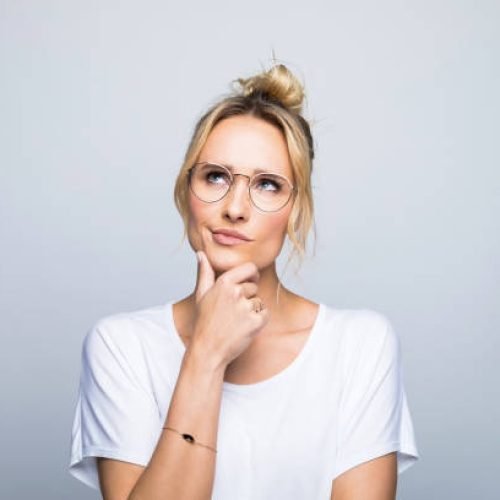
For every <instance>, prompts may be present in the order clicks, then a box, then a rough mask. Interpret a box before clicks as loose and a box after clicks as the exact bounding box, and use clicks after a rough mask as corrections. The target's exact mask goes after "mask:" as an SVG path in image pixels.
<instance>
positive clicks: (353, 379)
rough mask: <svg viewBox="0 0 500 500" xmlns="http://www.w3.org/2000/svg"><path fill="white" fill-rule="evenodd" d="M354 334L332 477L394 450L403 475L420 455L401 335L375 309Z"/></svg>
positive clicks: (344, 374)
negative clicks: (408, 391)
mask: <svg viewBox="0 0 500 500" xmlns="http://www.w3.org/2000/svg"><path fill="white" fill-rule="evenodd" d="M350 333H351V334H352V339H350V341H349V342H348V345H349V349H348V351H349V353H348V356H347V358H348V362H347V364H346V367H345V369H344V372H343V379H344V381H343V390H342V395H341V400H340V406H339V427H338V444H337V457H336V467H335V472H334V477H333V479H335V478H336V477H337V476H339V475H340V474H342V473H343V472H345V471H347V470H348V469H350V468H352V467H354V466H356V465H359V464H361V463H363V462H366V461H368V460H372V459H374V458H377V457H380V456H383V455H386V454H388V453H390V452H393V451H396V452H397V469H398V474H401V473H402V472H403V471H405V470H406V469H408V468H409V467H410V466H411V465H413V464H414V463H415V462H416V461H417V460H418V458H419V455H418V450H417V446H416V441H415V435H414V430H413V423H412V419H411V415H410V412H409V408H408V403H407V399H406V392H405V389H404V386H403V370H402V358H401V344H400V340H399V337H398V335H397V334H396V332H395V331H394V329H393V327H392V325H391V323H390V322H389V320H388V319H387V318H386V317H385V316H384V315H382V314H380V313H378V312H375V311H369V312H368V314H365V317H364V318H363V320H362V321H360V322H359V324H358V325H357V326H356V327H355V329H354V331H352V332H350Z"/></svg>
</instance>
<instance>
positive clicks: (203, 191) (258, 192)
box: [188, 162, 295, 212]
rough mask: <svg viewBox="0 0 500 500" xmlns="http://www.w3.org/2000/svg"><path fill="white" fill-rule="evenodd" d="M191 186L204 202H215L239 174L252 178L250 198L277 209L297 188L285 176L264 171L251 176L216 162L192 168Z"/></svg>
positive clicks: (264, 208) (265, 208)
mask: <svg viewBox="0 0 500 500" xmlns="http://www.w3.org/2000/svg"><path fill="white" fill-rule="evenodd" d="M188 175H189V187H190V189H191V191H192V192H193V194H194V195H195V196H196V197H197V198H199V199H200V200H201V201H204V202H206V203H214V202H216V201H219V200H221V199H222V198H224V196H226V194H227V193H228V192H229V190H230V188H231V186H232V185H233V183H234V177H235V176H236V175H242V176H244V177H247V178H248V179H249V182H248V192H249V195H250V200H251V201H252V203H253V204H254V205H255V207H257V208H258V209H259V210H262V211H264V212H276V211H278V210H280V209H282V208H283V207H284V206H285V205H286V204H287V203H288V201H289V200H290V198H291V196H292V194H293V193H294V191H295V187H294V186H293V185H292V183H291V182H290V181H289V180H288V179H287V178H286V177H285V176H283V175H280V174H275V173H271V172H263V173H259V174H256V175H254V176H253V177H249V176H248V175H244V174H232V173H231V172H230V171H229V169H228V168H227V167H225V166H224V165H221V164H218V163H213V162H199V163H195V164H194V165H193V166H192V167H191V168H190V169H189V170H188Z"/></svg>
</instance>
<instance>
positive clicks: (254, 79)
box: [174, 64, 316, 266]
mask: <svg viewBox="0 0 500 500" xmlns="http://www.w3.org/2000/svg"><path fill="white" fill-rule="evenodd" d="M233 83H238V84H239V89H236V90H233V92H231V93H230V94H229V95H227V96H225V97H224V98H222V99H221V100H220V101H218V102H217V103H216V104H214V105H212V106H211V107H210V108H209V109H208V111H206V112H205V114H203V115H202V116H201V118H200V119H199V120H198V122H197V123H196V125H195V127H194V132H193V135H192V138H191V141H190V143H189V146H188V148H187V151H186V154H185V157H184V161H183V164H182V167H181V169H180V171H179V174H178V176H177V179H176V182H175V188H174V200H175V205H176V207H177V210H178V211H179V213H180V215H181V217H182V220H183V222H184V235H183V240H184V238H185V237H186V234H187V227H188V217H189V215H188V214H189V211H188V190H189V184H188V182H189V181H188V170H189V168H190V167H191V166H192V165H193V164H194V163H195V162H196V161H197V159H198V157H199V154H200V152H201V150H202V149H203V146H204V145H205V143H206V141H207V138H208V136H209V134H210V132H211V131H212V129H213V128H214V127H215V125H216V124H217V123H219V122H220V121H222V120H224V119H226V118H230V117H232V116H237V115H251V116H254V117H256V118H260V119H263V120H265V121H267V122H269V123H271V124H272V125H274V126H276V127H277V128H278V129H279V130H280V131H281V132H282V133H283V135H284V138H285V140H286V143H287V147H288V153H289V156H290V160H291V167H292V172H293V176H294V179H295V183H294V184H295V186H296V188H297V191H296V192H294V197H293V198H292V201H293V207H292V211H291V213H290V217H289V219H288V226H287V235H288V238H289V239H290V241H291V242H292V244H293V249H292V252H291V254H290V256H289V258H288V261H287V265H288V263H289V262H290V260H292V259H293V257H294V256H297V257H298V258H299V261H300V263H299V266H300V264H301V263H302V260H303V258H304V256H305V250H306V241H307V235H308V233H309V230H310V229H311V227H312V228H313V231H314V236H315V237H316V228H315V222H314V203H313V196H312V186H311V174H312V168H313V159H314V144H313V138H312V135H311V131H310V126H309V123H308V121H307V120H306V119H305V118H304V117H303V116H302V107H303V101H304V98H305V92H304V86H303V85H302V84H301V82H300V81H299V80H298V79H297V78H296V77H295V76H294V74H293V73H292V72H291V71H290V70H289V69H288V68H287V67H286V66H285V65H283V64H274V65H273V66H272V67H271V68H270V69H269V70H264V71H262V72H261V73H258V74H256V75H254V76H251V77H249V78H237V79H236V80H233Z"/></svg>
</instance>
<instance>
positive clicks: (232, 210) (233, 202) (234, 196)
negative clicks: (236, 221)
mask: <svg viewBox="0 0 500 500" xmlns="http://www.w3.org/2000/svg"><path fill="white" fill-rule="evenodd" d="M237 176H241V177H242V178H241V179H238V177H237ZM238 181H240V182H238ZM249 182H250V179H249V178H248V176H246V175H243V174H235V177H234V179H233V183H232V185H231V186H230V187H229V192H228V193H227V194H226V196H225V198H226V200H225V201H226V203H225V205H226V209H227V211H228V213H229V215H230V216H231V217H238V216H241V215H248V211H249V210H250V208H251V207H250V205H251V204H252V202H251V200H250V198H249V192H248V191H249V190H248V183H249Z"/></svg>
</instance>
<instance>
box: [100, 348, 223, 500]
mask: <svg viewBox="0 0 500 500" xmlns="http://www.w3.org/2000/svg"><path fill="white" fill-rule="evenodd" d="M224 371H225V367H223V366H221V365H220V364H217V363H215V362H211V361H210V360H209V359H208V358H207V356H206V353H202V352H201V350H200V351H198V350H196V348H194V347H193V348H192V349H189V348H188V349H187V350H186V353H185V355H184V358H183V361H182V365H181V369H180V372H179V377H178V379H177V384H176V386H175V389H174V393H173V395H172V399H171V402H170V407H169V410H168V414H167V418H166V420H165V424H164V425H165V426H169V427H172V428H174V429H176V430H178V431H179V432H181V433H189V434H192V435H193V436H194V437H195V438H196V440H197V441H199V442H200V443H202V444H206V445H208V446H211V447H213V448H217V446H216V444H217V429H218V422H219V412H220V406H221V397H222V386H223V380H224ZM216 457H217V455H216V454H215V452H214V451H212V450H209V449H208V448H205V447H202V446H198V445H196V444H191V443H188V442H186V441H185V440H184V439H183V438H182V437H181V436H179V435H178V434H176V433H174V432H172V431H169V430H163V432H162V433H161V435H160V438H159V440H158V444H157V446H156V448H155V451H154V453H153V455H152V457H151V460H150V462H149V464H148V466H147V467H145V468H143V467H140V466H137V465H133V464H129V463H127V462H120V461H116V460H105V461H100V465H99V478H100V484H101V491H102V493H103V498H104V500H125V499H127V500H139V499H140V500H149V499H151V500H153V499H154V500H183V499H189V500H209V499H210V498H211V497H212V489H213V483H214V473H215V463H216ZM137 478H138V479H137ZM134 483H135V484H134ZM129 492H130V493H129Z"/></svg>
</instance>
